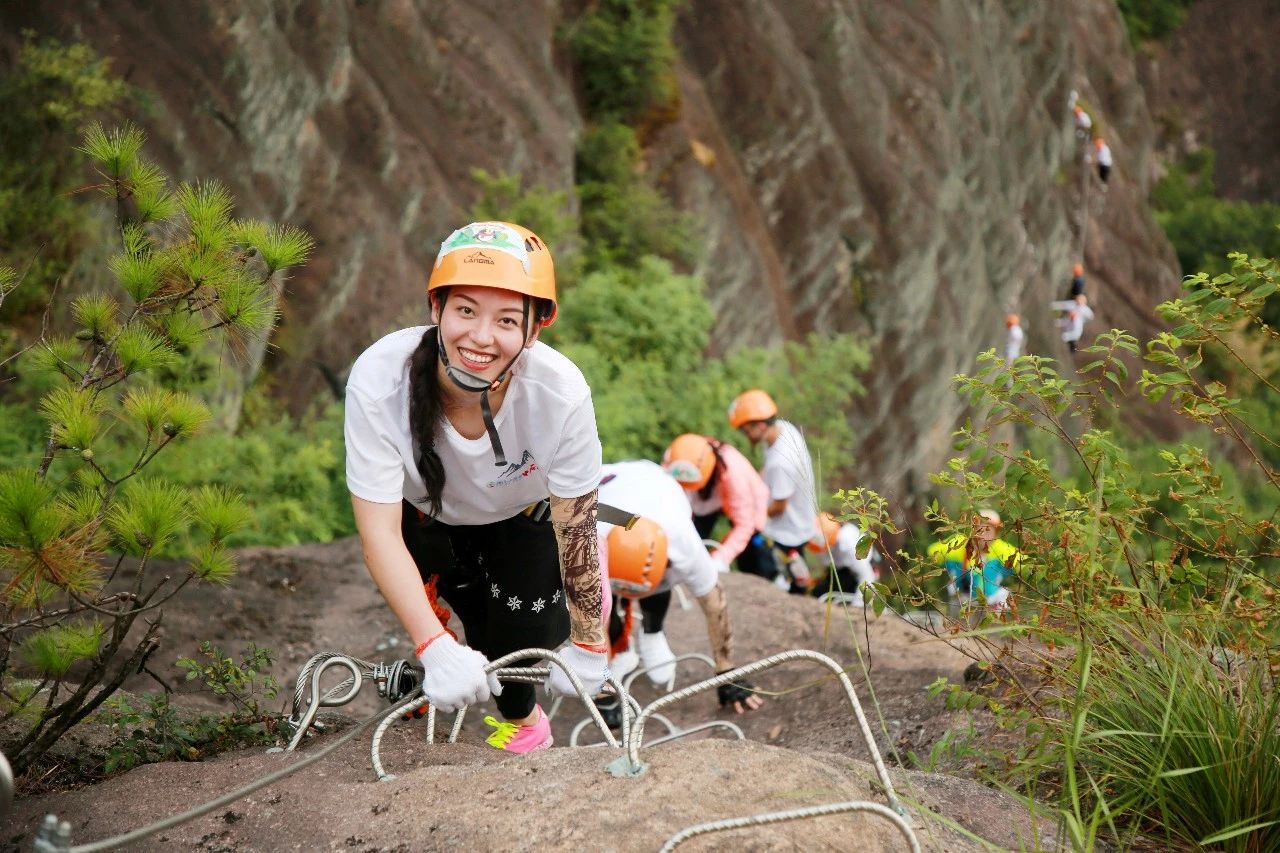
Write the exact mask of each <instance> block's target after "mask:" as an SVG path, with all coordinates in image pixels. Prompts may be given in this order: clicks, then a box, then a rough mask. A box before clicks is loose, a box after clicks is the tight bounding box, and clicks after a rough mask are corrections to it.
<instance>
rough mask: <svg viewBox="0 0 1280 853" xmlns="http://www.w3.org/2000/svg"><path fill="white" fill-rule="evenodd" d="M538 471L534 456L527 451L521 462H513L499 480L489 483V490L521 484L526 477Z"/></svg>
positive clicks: (499, 476) (500, 475)
mask: <svg viewBox="0 0 1280 853" xmlns="http://www.w3.org/2000/svg"><path fill="white" fill-rule="evenodd" d="M537 470H538V463H537V462H536V461H535V460H534V458H533V454H532V453H530V452H529V451H527V450H526V451H525V452H524V455H523V456H521V457H520V461H519V462H512V463H511V464H510V465H508V466H507V467H506V469H505V470H503V472H502V473H501V474H499V475H498V479H496V480H490V481H489V488H491V489H492V488H495V487H497V486H510V485H513V484H515V483H519V482H520V481H521V480H523V479H524V478H525V477H528V476H529V475H530V474H532V473H533V472H534V471H537Z"/></svg>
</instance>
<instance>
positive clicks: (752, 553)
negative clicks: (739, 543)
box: [693, 510, 778, 580]
mask: <svg viewBox="0 0 1280 853" xmlns="http://www.w3.org/2000/svg"><path fill="white" fill-rule="evenodd" d="M723 514H724V513H722V512H720V511H719V510H716V511H715V512H712V513H708V514H707V515H695V516H694V517H693V526H694V527H695V528H696V529H697V531H698V535H699V536H701V537H702V538H703V539H709V538H710V537H711V530H712V528H714V527H715V526H716V522H717V521H719V520H720V516H721V515H723ZM735 563H736V564H737V566H738V571H740V572H742V573H744V574H748V575H758V576H759V577H762V578H764V579H765V580H773V579H774V578H776V577H777V576H778V563H777V561H776V560H775V559H774V557H773V550H772V549H770V548H769V546H768V544H766V543H765V541H764V536H763V535H761V533H760V531H758V530H757V531H756V532H755V535H753V536H752V537H751V541H750V542H748V543H747V547H745V548H743V549H742V553H741V554H739V555H738V559H737V560H736V561H735Z"/></svg>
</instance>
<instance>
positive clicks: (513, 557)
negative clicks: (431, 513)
mask: <svg viewBox="0 0 1280 853" xmlns="http://www.w3.org/2000/svg"><path fill="white" fill-rule="evenodd" d="M401 509H402V513H403V515H402V519H401V524H400V527H401V532H402V533H403V534H404V543H405V545H406V546H408V548H409V554H410V555H412V557H413V561H414V562H415V563H416V564H417V565H418V573H419V574H421V575H422V579H423V582H424V583H425V582H426V581H428V580H429V579H430V578H431V576H432V575H435V576H437V578H438V581H437V587H436V589H437V591H438V592H439V594H440V598H441V599H442V600H444V601H445V602H446V603H447V604H448V605H449V606H450V607H452V608H453V610H454V611H455V612H456V613H457V614H458V619H459V620H461V622H462V628H463V630H464V631H465V632H466V640H467V645H469V646H471V647H472V648H473V649H476V650H477V651H479V652H481V653H482V654H484V656H485V657H487V658H489V660H496V659H498V658H500V657H502V656H503V655H505V654H508V653H510V652H514V651H517V650H519V649H528V648H543V649H555V648H556V647H557V646H559V645H560V644H561V643H563V642H564V641H565V640H567V639H568V638H569V609H568V607H567V606H566V605H565V597H564V586H563V584H562V582H561V579H560V556H559V550H558V549H557V547H556V536H555V531H554V530H552V528H551V522H550V521H549V520H544V521H541V522H537V521H534V520H532V519H531V518H529V517H527V516H524V515H517V516H514V517H512V518H508V519H506V520H505V521H497V522H494V523H492V524H480V525H475V526H467V527H460V526H459V527H454V526H451V525H448V524H443V523H441V522H439V521H434V520H432V519H429V518H425V519H424V518H420V516H419V513H418V510H417V508H416V507H414V506H413V505H412V504H409V503H407V502H406V503H404V504H403V505H402V508H401ZM535 663H536V661H528V660H526V661H517V662H515V663H513V664H512V666H532V665H534V664H535ZM536 700H537V697H536V693H535V691H534V685H532V684H517V683H514V682H506V683H504V684H503V689H502V695H501V696H497V697H495V701H496V702H497V704H498V710H499V712H501V713H502V715H503V716H504V717H506V718H507V719H509V720H512V719H519V718H521V717H527V716H528V715H529V714H531V713H532V712H533V706H534V703H535V702H536Z"/></svg>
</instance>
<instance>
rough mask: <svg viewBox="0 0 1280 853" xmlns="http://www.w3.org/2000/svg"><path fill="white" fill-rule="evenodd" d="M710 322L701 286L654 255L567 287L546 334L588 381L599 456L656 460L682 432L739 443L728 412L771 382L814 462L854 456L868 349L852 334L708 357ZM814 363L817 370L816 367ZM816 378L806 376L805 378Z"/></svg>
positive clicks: (606, 270) (608, 268) (603, 271)
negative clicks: (746, 393)
mask: <svg viewBox="0 0 1280 853" xmlns="http://www.w3.org/2000/svg"><path fill="white" fill-rule="evenodd" d="M713 320H714V317H713V315H712V311H711V307H710V305H709V304H708V303H707V300H706V297H705V296H704V295H703V292H702V283H701V282H700V281H699V280H698V279H696V278H693V277H691V276H685V275H680V274H678V273H676V272H674V271H673V270H672V268H671V265H670V264H669V263H667V262H666V261H664V260H661V259H659V258H654V257H645V258H642V259H641V260H640V262H639V264H637V265H636V266H635V267H621V266H610V267H607V268H605V269H602V270H599V271H597V272H594V273H591V274H589V275H588V276H587V277H586V278H585V279H583V281H582V282H581V283H580V284H579V285H578V286H577V287H575V288H574V291H573V311H572V312H565V313H564V315H563V317H562V318H561V319H560V320H558V321H557V322H556V324H555V325H554V326H552V327H551V328H550V329H549V330H548V332H547V336H546V339H547V340H548V342H550V343H552V344H553V345H555V346H556V347H557V348H559V349H560V350H561V351H562V352H564V353H565V354H566V355H568V356H569V357H570V358H571V359H572V360H573V361H574V363H575V364H577V365H578V366H579V367H580V368H581V369H582V371H583V373H584V374H585V375H586V377H587V381H588V383H589V384H590V385H591V388H592V399H593V402H594V404H595V409H596V422H597V425H598V428H599V431H600V440H601V442H602V444H603V445H604V455H605V458H606V459H632V458H641V459H658V458H660V457H661V455H662V452H663V450H665V449H666V446H667V445H668V444H669V443H670V442H671V440H672V439H673V438H675V437H676V436H677V435H679V434H680V433H683V432H701V433H705V434H707V435H715V436H720V437H722V438H725V439H728V440H731V441H734V442H738V443H741V442H742V439H741V438H740V437H739V436H737V435H736V434H732V435H731V434H730V433H731V431H730V430H729V427H728V424H727V422H726V420H725V409H726V407H727V406H728V403H729V401H730V400H732V399H733V397H734V395H736V394H737V393H738V392H740V391H741V390H743V389H744V388H750V387H763V388H768V389H770V390H771V392H773V393H774V394H775V399H776V400H778V403H779V405H780V406H782V407H783V411H784V413H785V414H786V416H787V417H795V418H796V419H797V422H798V423H800V424H802V425H804V427H805V428H806V433H805V436H806V439H807V441H808V444H809V448H810V451H811V453H813V454H814V456H815V458H818V459H826V460H831V461H832V466H831V467H832V468H833V469H834V468H835V463H834V460H841V461H842V463H843V462H844V461H847V460H848V459H849V458H850V457H851V456H852V445H853V442H854V436H853V434H852V431H851V430H850V427H849V423H848V412H849V409H850V405H851V402H852V399H853V398H854V397H855V396H857V395H860V394H862V393H864V391H863V388H862V386H861V384H860V383H859V382H858V381H857V379H856V378H855V375H854V374H855V373H856V372H857V371H860V370H862V369H863V368H865V367H866V365H867V363H868V356H867V354H866V351H865V349H863V348H862V347H861V346H860V345H859V344H857V343H856V342H854V341H853V340H852V338H849V337H847V336H831V337H819V336H816V335H815V336H812V337H810V338H809V339H807V340H805V341H803V342H793V343H790V344H788V345H787V346H786V347H785V348H784V349H783V350H767V349H765V348H762V347H743V348H741V349H739V350H736V351H734V352H733V353H732V354H731V355H729V356H728V357H726V358H723V359H719V358H710V357H708V356H707V355H706V354H705V353H706V350H707V348H708V346H709V344H710V340H711V325H712V322H713ZM811 371H812V372H811ZM811 375H813V376H821V377H823V378H822V381H821V382H817V381H809V380H808V379H807V377H809V376H811Z"/></svg>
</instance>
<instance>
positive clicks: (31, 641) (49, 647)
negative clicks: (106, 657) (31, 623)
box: [18, 622, 102, 678]
mask: <svg viewBox="0 0 1280 853" xmlns="http://www.w3.org/2000/svg"><path fill="white" fill-rule="evenodd" d="M101 646H102V624H101V623H99V622H92V623H89V624H87V625H59V626H56V627H53V628H50V629H49V630H47V631H41V632H40V633H38V634H32V635H30V636H29V637H27V639H26V641H25V642H23V644H22V645H21V646H19V647H18V656H19V657H21V658H22V659H23V660H24V661H25V662H26V663H27V665H28V666H30V667H31V668H32V670H34V671H35V672H36V673H38V674H39V675H40V676H42V677H44V678H50V677H53V678H61V677H62V676H64V675H66V674H67V672H68V670H70V669H71V667H72V666H74V665H75V664H76V663H78V662H79V661H82V660H87V659H88V658H91V657H93V656H94V655H96V654H97V653H98V649H99V648H101Z"/></svg>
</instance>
